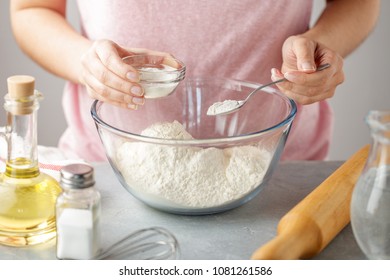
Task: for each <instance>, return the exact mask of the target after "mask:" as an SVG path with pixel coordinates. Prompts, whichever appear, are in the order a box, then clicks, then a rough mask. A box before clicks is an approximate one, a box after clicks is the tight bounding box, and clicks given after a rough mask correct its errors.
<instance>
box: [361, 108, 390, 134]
mask: <svg viewBox="0 0 390 280" xmlns="http://www.w3.org/2000/svg"><path fill="white" fill-rule="evenodd" d="M366 122H367V124H368V125H369V126H370V127H371V128H373V129H375V130H380V131H390V111H387V110H371V111H369V112H368V114H367V117H366Z"/></svg>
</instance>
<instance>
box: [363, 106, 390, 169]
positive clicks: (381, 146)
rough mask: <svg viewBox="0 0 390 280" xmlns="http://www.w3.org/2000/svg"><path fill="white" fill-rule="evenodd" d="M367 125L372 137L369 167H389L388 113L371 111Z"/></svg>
mask: <svg viewBox="0 0 390 280" xmlns="http://www.w3.org/2000/svg"><path fill="white" fill-rule="evenodd" d="M367 123H368V125H369V128H370V131H371V137H372V146H371V152H370V158H369V167H370V166H371V167H379V166H384V165H385V166H390V112H386V111H371V112H370V113H369V114H368V116H367Z"/></svg>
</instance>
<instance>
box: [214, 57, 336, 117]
mask: <svg viewBox="0 0 390 280" xmlns="http://www.w3.org/2000/svg"><path fill="white" fill-rule="evenodd" d="M329 67H330V64H329V63H326V64H322V65H320V66H318V68H317V70H316V72H318V71H322V70H324V69H326V68H329ZM286 80H287V79H286V78H283V79H279V80H276V81H274V82H271V83H268V84H265V85H262V86H259V87H258V88H256V89H254V90H253V91H251V92H250V93H249V94H248V96H247V97H246V98H245V99H244V100H225V101H223V102H216V103H214V104H213V105H211V106H210V107H209V109H208V110H207V115H209V116H219V115H227V114H231V113H233V112H235V111H237V110H239V109H240V108H241V107H242V106H244V105H245V103H246V102H247V101H248V100H249V98H251V96H252V95H253V94H254V93H256V92H258V91H259V90H261V89H263V88H265V87H269V86H272V85H274V84H277V83H280V82H284V81H286Z"/></svg>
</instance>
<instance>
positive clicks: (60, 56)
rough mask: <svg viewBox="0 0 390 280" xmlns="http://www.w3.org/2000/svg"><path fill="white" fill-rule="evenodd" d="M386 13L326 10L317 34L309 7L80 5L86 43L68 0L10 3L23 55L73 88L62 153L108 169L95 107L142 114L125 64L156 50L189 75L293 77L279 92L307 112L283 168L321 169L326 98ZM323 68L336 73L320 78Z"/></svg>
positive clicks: (356, 4) (344, 5)
mask: <svg viewBox="0 0 390 280" xmlns="http://www.w3.org/2000/svg"><path fill="white" fill-rule="evenodd" d="M379 4H380V1H379V0H359V1H356V0H354V1H351V0H333V1H327V5H326V8H325V9H324V11H323V13H322V14H321V16H320V18H319V20H318V21H317V23H316V24H315V25H314V26H313V27H312V28H310V29H308V26H309V22H310V15H311V10H312V1H310V0H297V1H288V0H279V1H273V0H263V1H259V0H244V1H236V0H224V1H223V2H222V1H208V0H186V1H182V0H165V1H161V0H149V1H136V0H129V1H127V0H118V1H109V0H94V1H92V0H89V1H88V0H80V1H78V5H79V11H80V16H81V23H82V26H81V30H82V32H81V34H78V33H77V32H76V31H75V30H74V29H73V28H72V27H71V26H70V25H69V23H68V22H67V21H66V17H65V10H66V0H52V1H39V0H12V1H11V19H12V26H13V31H14V34H15V37H16V39H17V41H18V43H19V45H20V46H21V48H22V49H23V50H24V51H25V52H26V53H27V54H28V55H29V56H30V57H31V58H32V59H34V60H35V61H36V62H37V63H39V64H40V65H41V66H42V67H44V68H45V69H47V70H48V71H50V72H52V73H54V74H55V75H58V76H59V77H62V78H64V79H66V80H68V81H69V82H68V83H67V85H66V87H65V91H64V98H63V106H64V111H65V115H66V119H67V122H68V128H67V130H66V131H65V133H64V135H63V136H62V137H61V139H60V145H59V146H60V148H61V149H62V150H63V151H64V152H66V154H67V155H68V156H69V157H75V156H77V157H82V158H84V159H85V160H89V161H100V160H105V155H104V152H103V148H102V146H101V143H100V140H99V138H98V136H97V132H96V129H95V127H94V124H93V121H92V119H91V117H90V113H89V108H90V105H91V103H92V101H93V99H99V100H102V101H105V102H110V103H113V104H115V105H118V106H122V107H126V108H129V109H133V110H136V109H137V108H138V107H139V106H143V104H144V103H145V100H144V98H143V89H142V87H140V85H139V84H138V83H137V81H138V79H139V77H138V73H137V71H135V69H133V68H132V67H131V66H129V65H127V64H124V63H123V62H122V61H121V58H122V57H124V56H127V55H130V54H132V53H139V52H156V51H158V52H163V53H164V54H165V55H169V54H172V55H174V56H175V57H178V58H179V59H180V60H182V61H184V62H185V64H186V66H187V69H188V71H187V74H186V75H187V76H199V75H201V76H204V75H210V76H215V75H217V76H225V77H228V78H235V79H242V80H248V81H257V82H258V81H260V82H267V81H269V79H270V76H271V78H272V79H273V80H274V79H278V78H280V77H282V76H284V77H286V78H287V79H288V81H286V82H283V83H281V84H279V85H278V87H279V89H280V90H281V91H282V92H283V93H285V94H286V95H287V96H288V97H290V98H292V99H294V100H295V101H296V102H297V103H298V104H299V105H298V113H297V116H296V118H295V121H294V124H293V127H292V129H291V132H290V135H289V140H288V142H287V145H286V147H285V150H284V154H283V159H295V160H297V159H307V160H310V159H317V160H319V159H324V158H325V157H326V155H327V152H328V148H329V141H330V137H331V131H332V112H331V109H330V108H329V105H328V103H327V101H326V99H328V98H330V97H332V96H333V95H334V93H335V90H336V87H337V86H338V85H339V84H340V83H342V82H343V80H344V73H343V59H344V58H345V57H346V56H347V55H348V54H349V53H351V52H352V51H353V50H354V49H355V48H357V47H358V46H359V44H360V43H361V42H362V41H363V40H364V39H365V38H366V36H367V35H368V34H369V32H370V31H371V30H372V28H373V27H374V25H375V22H376V19H377V17H378V13H379ZM226 58H229V59H226ZM323 63H330V64H331V67H330V68H328V69H326V70H324V71H321V72H316V73H313V72H314V71H315V69H316V67H317V66H318V65H319V64H323ZM271 69H272V71H271V73H269V71H270V70H271ZM168 113H169V112H167V114H168Z"/></svg>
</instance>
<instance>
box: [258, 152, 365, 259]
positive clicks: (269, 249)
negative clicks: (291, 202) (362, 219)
mask: <svg viewBox="0 0 390 280" xmlns="http://www.w3.org/2000/svg"><path fill="white" fill-rule="evenodd" d="M368 154H369V145H367V146H365V147H363V148H361V149H360V150H359V151H358V152H357V153H355V154H354V155H353V156H352V157H351V158H349V159H348V160H347V161H346V162H345V163H344V164H343V165H341V166H340V167H339V168H338V169H337V170H336V171H335V172H334V173H332V174H331V175H330V176H329V177H328V178H327V179H326V180H325V181H324V182H322V183H321V184H320V185H319V186H318V187H317V188H316V189H315V190H313V191H312V192H311V193H310V194H309V195H308V196H306V197H305V198H304V199H303V200H302V201H301V202H300V203H298V204H297V205H296V206H295V207H294V208H293V209H291V210H290V211H289V212H288V213H287V214H286V215H285V216H283V217H282V219H281V220H280V222H279V224H278V228H277V236H276V237H275V238H274V239H272V240H271V241H269V242H268V243H266V244H265V245H264V246H262V247H260V248H259V249H257V250H256V251H255V252H254V254H253V255H252V257H251V258H252V259H255V260H293V259H307V258H311V257H313V256H315V255H316V254H318V253H319V252H321V251H322V249H324V248H325V247H326V246H327V245H328V244H329V242H330V241H331V240H332V239H333V238H334V237H335V236H336V235H337V234H338V233H339V232H340V231H341V230H342V229H343V228H344V227H345V226H346V225H347V224H348V223H349V221H350V203H351V196H352V191H353V188H354V186H355V183H356V182H357V180H358V178H359V176H360V174H361V172H362V170H363V167H364V164H365V162H366V160H367V157H368Z"/></svg>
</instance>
